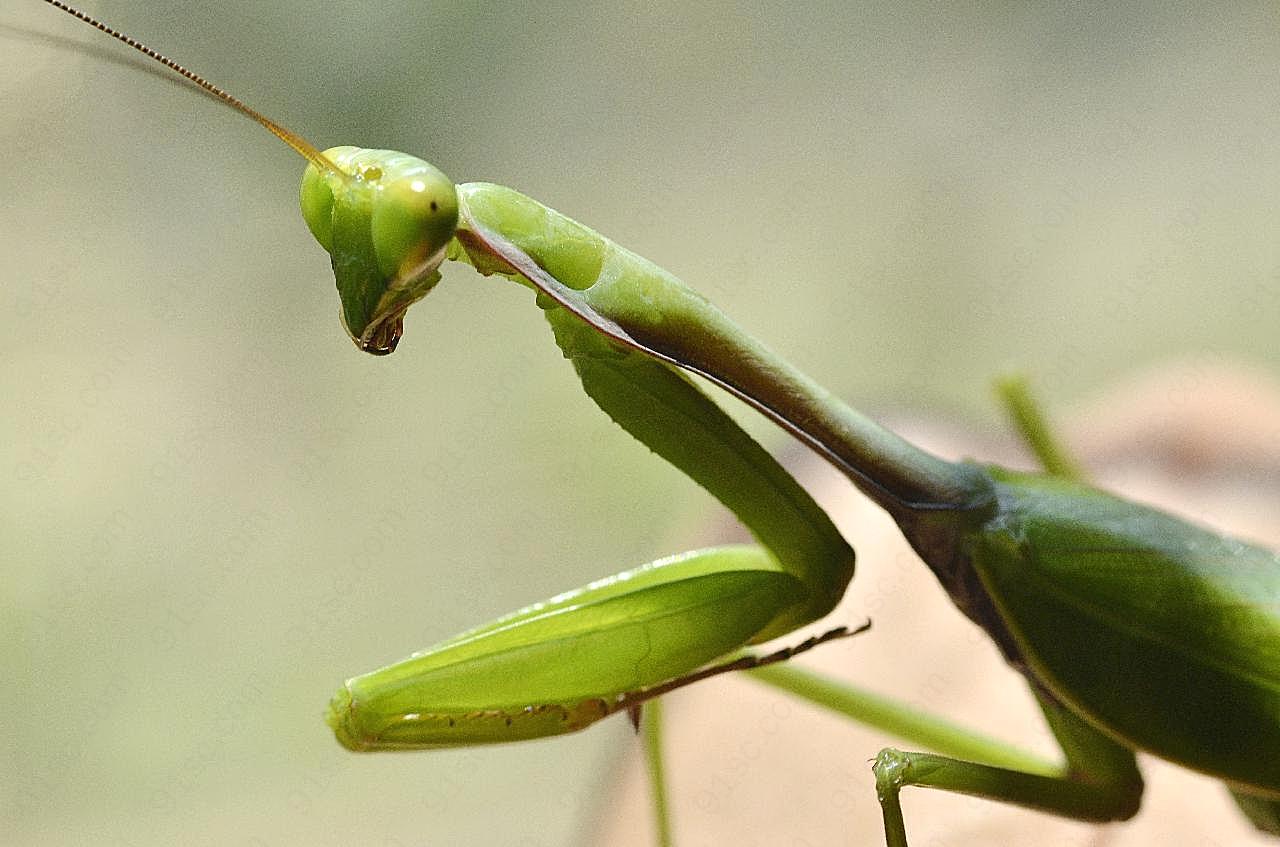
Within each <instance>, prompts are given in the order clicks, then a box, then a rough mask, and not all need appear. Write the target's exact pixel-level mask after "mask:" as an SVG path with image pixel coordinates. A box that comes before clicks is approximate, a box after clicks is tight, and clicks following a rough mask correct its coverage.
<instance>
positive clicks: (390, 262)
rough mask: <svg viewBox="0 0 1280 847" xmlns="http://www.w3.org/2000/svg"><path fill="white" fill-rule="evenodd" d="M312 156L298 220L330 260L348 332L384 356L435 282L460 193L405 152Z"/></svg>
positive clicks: (352, 150)
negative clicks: (410, 311) (412, 309)
mask: <svg viewBox="0 0 1280 847" xmlns="http://www.w3.org/2000/svg"><path fill="white" fill-rule="evenodd" d="M317 158H318V161H317V160H312V161H311V163H310V164H308V165H307V169H306V172H305V173H303V175H302V190H301V197H300V200H301V205H302V216H303V218H304V219H305V220H306V222H307V226H308V227H309V228H310V230H311V234H312V235H314V236H315V239H316V241H318V242H320V246H321V247H323V248H324V249H325V250H326V251H327V252H328V253H329V256H330V258H331V259H332V261H333V273H334V277H335V278H336V280H337V284H338V295H339V296H340V297H341V298H342V311H341V317H342V325H343V326H344V327H345V328H346V330H347V334H348V335H350V336H351V340H352V341H354V342H355V343H356V346H357V347H359V348H360V349H361V350H363V351H365V352H366V353H373V354H375V355H385V354H387V353H390V352H391V351H393V350H395V348H396V343H397V342H399V340H400V332H401V327H402V323H403V319H404V313H405V311H406V310H407V309H408V308H409V307H410V306H411V305H413V304H414V303H415V302H417V301H418V300H420V299H422V297H423V296H425V295H426V293H427V292H428V291H430V290H431V289H432V287H434V286H435V284H436V283H437V282H438V281H439V280H440V273H439V267H440V263H441V262H443V261H444V256H445V247H446V246H447V245H448V244H449V242H450V241H451V240H452V239H453V233H454V230H455V229H456V228H457V224H458V194H457V191H456V190H455V189H454V186H453V183H452V182H450V181H449V178H448V177H446V176H445V175H444V174H443V173H441V172H440V171H439V170H437V169H436V168H434V167H433V166H431V165H429V164H427V163H426V162H424V161H423V160H421V159H417V158H414V157H413V156H408V155H405V154H404V153H396V152H393V151H390V150H366V149H363V148H359V147H331V148H329V149H328V150H325V151H324V153H322V154H320V156H319V157H317ZM327 163H332V165H333V167H332V168H328V167H325V164H327Z"/></svg>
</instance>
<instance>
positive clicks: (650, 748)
mask: <svg viewBox="0 0 1280 847" xmlns="http://www.w3.org/2000/svg"><path fill="white" fill-rule="evenodd" d="M641 723H642V729H643V731H644V750H645V762H646V764H647V765H648V768H649V790H650V793H651V795H652V797H653V824H654V829H655V830H656V831H657V834H658V847H673V845H674V844H675V841H674V840H673V839H672V837H671V813H670V810H669V808H668V806H667V775H666V768H665V766H664V764H663V758H662V698H658V699H656V700H651V701H649V702H648V703H646V704H645V706H644V718H643V720H642V722H641Z"/></svg>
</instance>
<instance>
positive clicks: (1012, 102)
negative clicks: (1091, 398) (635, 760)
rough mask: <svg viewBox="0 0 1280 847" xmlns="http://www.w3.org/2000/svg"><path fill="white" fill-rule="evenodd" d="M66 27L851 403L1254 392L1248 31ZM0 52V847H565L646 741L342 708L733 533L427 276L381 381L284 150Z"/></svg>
mask: <svg viewBox="0 0 1280 847" xmlns="http://www.w3.org/2000/svg"><path fill="white" fill-rule="evenodd" d="M86 8H88V9H89V10H91V11H93V12H94V13H96V14H99V15H101V16H103V17H104V18H106V19H107V20H108V21H110V22H111V23H113V24H114V25H116V26H117V27H119V28H121V29H124V30H126V31H128V32H130V33H132V34H134V35H136V36H137V37H139V38H140V39H141V40H143V41H145V42H146V43H148V44H151V45H153V46H154V47H156V48H158V49H160V50H161V51H162V52H165V53H168V54H170V55H172V56H174V57H175V58H178V59H180V60H181V61H183V62H185V63H187V64H189V65H190V66H191V67H193V68H195V69H197V70H198V71H200V72H202V73H204V74H206V75H208V76H209V77H210V78H212V79H213V80H215V81H217V82H219V83H220V84H222V85H224V86H225V87H226V88H228V89H230V90H231V91H233V92H234V93H236V94H238V95H240V96H241V97H243V98H244V99H246V100H248V101H249V102H250V103H252V104H253V105H255V106H256V107H258V108H259V109H261V110H262V111H264V112H266V113H267V114H269V115H272V116H274V117H276V118H277V119H279V120H281V121H282V122H284V123H286V124H287V125H289V126H290V127H292V128H293V129H295V130H297V131H298V132H300V133H301V134H303V135H304V136H306V137H308V138H310V139H311V140H313V141H315V142H316V143H317V144H319V145H320V146H322V147H324V146H328V145H331V144H338V143H354V144H360V145H365V146H377V147H390V148H398V149H404V150H406V151H408V152H413V153H417V154H420V155H423V156H424V157H426V158H428V159H430V160H431V161H433V162H434V163H435V164H437V165H438V166H440V167H441V168H442V169H444V170H445V171H446V173H449V174H450V175H452V176H453V177H454V178H456V179H458V180H469V179H483V180H489V181H494V182H500V183H504V184H508V185H512V186H514V187H517V188H519V189H521V190H523V191H525V192H526V193H528V194H530V195H532V196H533V197H536V198H538V199H540V200H542V201H543V202H546V203H548V204H549V205H551V206H553V207H555V208H558V209H560V210H562V211H564V212H566V213H568V214H570V215H573V216H574V217H577V218H579V219H580V220H582V221H584V222H586V223H588V224H590V225H592V226H594V227H596V228H597V229H600V230H601V231H603V232H605V233H606V234H609V235H611V236H613V237H615V238H616V239H617V240H619V241H620V242H621V243H623V244H625V245H627V246H628V247H631V248H632V249H634V250H636V251H637V252H639V253H641V254H643V255H645V256H648V257H649V258H652V259H654V260H655V261H657V262H659V263H660V264H663V265H665V266H666V267H668V268H670V269H672V270H673V271H676V272H677V273H679V274H680V275H682V276H683V277H684V278H685V279H687V280H688V281H690V282H691V283H693V284H694V285H696V286H698V287H700V288H701V289H702V290H703V291H705V292H706V293H708V294H709V295H710V296H711V297H712V298H713V299H715V300H716V301H717V302H719V303H720V304H721V305H722V306H724V307H725V308H726V309H727V310H728V311H729V312H730V313H732V314H733V315H734V316H735V317H737V318H738V319H739V320H740V322H741V323H742V324H743V325H745V326H746V327H748V328H750V329H752V330H753V331H756V332H757V333H758V334H760V335H762V336H764V337H765V338H766V339H768V341H769V342H770V343H771V344H773V346H775V347H776V348H778V349H779V350H781V351H782V352H784V353H785V354H786V355H788V356H789V357H791V358H793V359H794V360H795V361H796V362H797V363H798V364H800V365H801V366H802V367H804V368H806V369H807V370H809V371H810V373H812V374H813V375H814V376H815V377H817V378H818V379H820V380H821V381H823V382H825V383H827V384H828V385H830V386H831V387H832V388H834V389H837V390H838V391H840V392H843V393H845V394H846V395H848V396H849V397H851V398H854V399H855V400H856V401H857V402H858V403H859V404H860V405H862V406H865V407H867V408H870V409H872V410H874V409H876V408H885V407H886V406H897V407H909V408H913V409H917V410H921V411H923V412H927V413H928V414H931V415H935V416H939V417H943V416H945V417H948V418H952V419H958V420H969V421H972V422H973V423H975V424H977V425H983V426H995V425H996V418H995V415H994V413H993V410H992V404H991V402H990V401H989V399H988V385H989V381H990V379H991V377H992V376H993V375H995V374H997V373H999V372H1000V371H1002V370H1005V369H1007V368H1010V367H1015V366H1016V367H1022V368H1026V369H1029V370H1031V371H1033V372H1035V373H1036V374H1038V375H1039V376H1040V378H1041V381H1042V385H1044V386H1045V390H1046V391H1047V392H1048V393H1049V394H1051V395H1052V396H1053V398H1054V400H1055V401H1056V402H1061V403H1068V402H1070V401H1071V399H1072V398H1074V397H1077V396H1080V395H1081V394H1083V393H1084V392H1087V391H1090V390H1093V389H1096V388H1098V387H1100V386H1101V385H1103V384H1105V383H1107V382H1109V381H1110V380H1112V379H1113V378H1114V377H1116V376H1118V375H1119V374H1121V373H1124V372H1127V371H1129V370H1130V369H1132V368H1134V367H1137V366H1140V365H1142V364H1144V363H1149V362H1154V361H1158V360H1161V359H1163V358H1166V357H1169V356H1173V355H1180V356H1186V355H1192V356H1239V357H1244V358H1247V359H1251V360H1253V361H1255V362H1258V363H1261V364H1262V365H1263V366H1264V367H1270V368H1272V369H1273V370H1274V369H1276V368H1277V367H1280V350H1277V347H1276V343H1275V339H1276V331H1277V329H1278V328H1280V316H1278V310H1277V296H1278V295H1277V292H1278V291H1280V288H1278V280H1280V276H1278V274H1280V252H1278V248H1277V244H1278V241H1277V237H1276V236H1277V232H1278V229H1280V191H1278V190H1277V189H1280V146H1277V145H1276V143H1275V139H1276V138H1278V137H1280V109H1277V105H1278V101H1280V88H1277V87H1276V85H1275V80H1276V79H1277V78H1280V20H1278V19H1277V18H1278V17H1280V16H1277V13H1276V12H1275V9H1274V7H1272V6H1271V5H1269V4H1258V5H1256V6H1252V5H1233V6H1230V7H1228V6H1225V5H1219V4H1208V5H1203V6H1195V5H1183V4H1168V3H1159V4H1157V3H1151V4H1141V5H1139V4H1120V5H1117V6H1115V7H1113V8H1112V10H1111V11H1108V12H1106V13H1105V14H1104V13H1102V12H1099V11H1096V10H1095V11H1093V12H1088V11H1080V10H1076V11H1069V10H1062V9H1059V8H1057V6H1056V4H1022V3H1017V4H1002V3H999V4H998V3H989V4H968V5H965V6H964V7H963V8H958V7H957V8H952V7H937V6H935V5H934V4H901V3H883V4H872V5H852V4H847V3H834V2H833V3H811V4H772V3H770V4H758V5H756V6H749V5H738V4H722V3H688V2H661V0H660V1H659V2H645V3H634V4H585V5H578V4H574V3H545V4H524V5H519V4H507V3H494V4H490V3H477V2H466V3H391V2H387V3H380V2H372V0H370V2H364V3H361V4H356V3H349V4H337V3H325V2H309V3H302V2H293V0H289V2H283V0H281V2H274V3H266V4H264V3H256V2H247V0H245V1H244V2H221V3H212V4H211V3H197V2H158V0H148V2H128V3H126V2H106V0H103V2H96V3H86ZM70 42H77V43H80V44H83V45H87V46H85V47H81V48H75V47H73V46H72V45H71V44H70ZM0 44H2V45H3V46H2V48H0V71H2V73H0V93H2V95H3V100H2V102H0V115H2V116H3V121H2V122H0V144H2V146H3V150H4V151H5V167H4V175H3V177H0V179H2V180H3V186H4V195H5V196H4V202H3V204H2V205H0V216H2V217H0V256H3V271H2V273H3V282H2V284H0V350H2V353H0V396H2V397H3V398H4V407H5V413H4V414H3V415H0V478H2V479H3V484H0V537H3V539H4V541H3V544H4V547H3V574H4V578H3V580H0V674H2V675H3V680H4V684H3V686H2V687H0V708H2V710H3V714H4V716H5V717H4V720H3V722H0V761H3V763H4V767H3V769H2V770H0V833H2V834H0V840H3V842H4V843H5V844H18V845H28V844H29V845H37V844H39V845H63V844H66V845H71V844H88V843H97V844H120V845H139V847H141V845H159V844H175V843H183V844H225V843H237V844H246V845H277V844H279V845H286V844H333V845H338V844H344V845H345V844H372V845H423V844H432V845H435V844H442V845H453V844H465V845H529V847H536V846H537V845H561V844H574V843H580V842H582V841H584V840H585V839H586V838H587V837H588V836H587V835H586V834H587V833H588V832H589V831H590V827H591V822H592V820H594V819H595V818H596V817H597V816H599V815H601V814H607V811H608V810H607V809H603V808H601V805H600V797H601V789H600V786H601V784H602V783H604V782H607V780H608V768H609V764H610V762H611V760H612V758H613V757H614V756H615V755H616V753H617V751H618V750H619V749H620V748H621V747H622V746H623V745H626V744H629V743H630V741H629V730H628V728H627V727H626V726H625V725H624V722H622V721H612V722H609V723H610V724H611V725H603V726H600V727H597V728H595V729H593V730H592V731H590V732H588V733H585V734H583V735H581V736H577V737H570V738H566V739H561V740H555V741H550V742H544V743H537V744H528V745H524V746H513V747H507V748H493V749H484V750H474V751H461V752H442V753H436V754H422V755H405V756H370V757H356V756H352V755H350V754H348V753H346V752H345V751H343V750H341V749H340V748H339V747H338V746H337V744H336V743H334V742H333V740H332V738H331V736H330V733H329V731H328V729H327V727H326V726H325V725H324V724H323V722H322V720H321V715H322V711H323V708H324V705H325V703H326V702H327V700H328V697H329V696H330V694H331V693H332V691H333V690H334V688H335V687H336V686H337V685H338V683H339V682H340V681H341V680H342V679H343V678H344V677H345V676H349V675H352V674H354V673H357V672H361V671H364V670H368V669H371V668H373V667H375V666H377V665H379V664H382V663H384V662H386V661H389V660H392V659H396V658H399V657H400V656H402V655H403V654H406V653H408V652H410V651H412V650H414V649H417V648H420V647H423V646H425V645H427V644H429V643H431V642H433V641H435V640H437V639H439V638H442V637H444V636H447V635H449V634H451V633H453V632H455V631H456V630H458V629H460V628H462V627H464V626H467V625H470V624H473V623H477V622H479V621H482V620H484V619H486V618H488V617H490V616H493V615H495V614H498V613H501V612H504V611H507V610H509V609H512V608H515V607H516V606H518V605H522V604H524V603H526V602H529V601H532V600H536V599H539V598H542V597H545V596H548V595H550V594H552V593H554V592H556V591H559V590H561V589H564V588H568V587H570V586H573V585H576V584H579V583H582V582H585V581H587V580H589V579H592V578H595V577H599V576H602V575H605V574H607V573H612V572H614V571H616V570H619V569H621V568H623V567H627V566H631V565H634V564H637V563H639V562H642V561H646V560H648V559H651V558H654V557H656V556H658V555H661V554H665V553H668V552H672V551H675V550H678V549H682V548H684V547H687V546H690V545H692V544H693V543H695V542H696V541H697V540H699V527H700V526H701V525H702V524H703V523H704V522H706V521H708V520H710V519H711V518H712V517H714V516H717V515H719V514H720V513H719V512H718V511H717V509H716V506H715V504H713V503H711V502H709V501H708V498H706V497H705V496H703V495H702V494H700V492H698V491H697V490H696V489H694V487H693V486H692V485H691V484H689V483H688V482H686V481H684V480H683V479H682V478H680V477H679V476H678V475H677V474H676V473H674V472H673V471H671V470H670V469H668V468H666V467H664V466H663V465H661V464H660V463H659V462H657V461H655V460H653V459H652V458H651V457H650V456H649V455H648V453H647V451H646V450H644V449H643V448H641V447H639V446H637V445H635V444H633V443H630V442H629V441H628V439H627V438H626V437H625V436H624V435H622V434H621V433H620V432H618V431H616V430H615V428H614V427H613V425H612V424H611V423H609V421H608V420H607V419H605V418H604V416H603V415H601V414H599V413H598V412H597V411H596V410H595V409H594V408H593V407H592V406H591V405H590V403H589V401H587V400H586V399H585V397H584V396H583V395H582V394H581V392H580V391H579V390H578V388H577V387H576V383H575V379H574V377H573V375H572V372H571V371H570V369H569V368H567V367H566V366H565V365H564V364H563V363H562V362H561V361H560V357H559V354H558V352H557V351H556V349H555V347H554V344H553V343H552V341H551V338H550V333H549V332H548V331H547V330H546V328H545V327H544V326H543V325H542V322H541V321H540V319H539V316H538V314H537V310H536V309H535V308H533V304H532V302H531V298H530V296H529V295H528V294H527V293H526V292H524V291H522V290H520V289H517V288H516V287H515V286H511V285H505V284H503V283H500V282H495V281H492V280H483V279H481V278H479V277H477V276H475V275H474V274H472V273H470V272H469V271H467V270H466V269H459V270H456V271H452V272H450V273H449V275H447V276H446V279H445V282H444V283H443V284H441V286H440V287H439V288H438V289H437V290H436V291H435V292H434V293H433V294H432V295H431V296H430V297H429V298H428V299H427V300H426V301H425V302H424V303H422V304H421V305H419V306H417V307H415V309H414V310H413V311H411V312H410V314H409V318H408V321H407V325H406V329H405V339H404V341H403V343H402V344H401V346H400V349H399V351H398V352H397V353H396V354H395V355H394V356H392V357H390V358H389V359H375V358H372V357H368V356H363V355H360V354H358V353H357V352H356V351H355V350H354V348H353V347H352V346H351V344H350V342H349V341H348V340H347V339H346V337H345V335H344V333H343V331H342V329H341V327H340V326H339V323H338V319H337V298H336V296H335V295H334V293H333V291H332V280H331V276H330V271H329V268H328V262H327V257H326V256H325V255H324V254H323V252H321V251H320V250H319V248H317V247H316V246H315V245H314V244H313V243H311V241H310V236H309V235H308V234H307V232H306V230H305V227H304V226H303V224H302V223H301V220H300V219H299V217H298V215H297V212H296V192H297V189H296V182H297V179H298V177H299V175H300V173H301V163H300V161H298V160H296V158H295V157H294V156H293V154H291V153H290V152H289V151H287V150H286V149H285V148H283V147H282V146H280V145H279V144H277V143H275V142H274V141H273V140H272V139H271V138H270V137H269V136H267V135H266V134H265V133H264V132H263V131H262V130H261V129H259V128H257V127H255V126H253V125H252V124H250V123H249V122H247V121H245V120H243V119H241V118H238V117H236V116H234V115H232V114H231V113H230V112H228V111H226V110H224V109H221V108H218V107H215V106H214V105H212V104H211V103H210V102H209V101H208V100H206V99H204V98H200V97H195V96H192V95H191V94H190V93H188V92H186V91H184V90H182V88H181V87H179V86H176V85H173V84H166V83H165V82H162V81H160V80H159V79H157V78H156V77H155V76H154V75H147V74H144V73H140V72H139V71H138V70H137V68H136V67H133V66H132V60H131V59H129V58H128V56H127V54H126V53H125V51H124V50H123V48H120V49H117V48H116V46H113V44H112V43H110V42H109V41H107V40H106V39H105V37H103V36H100V35H98V34H95V33H93V32H92V31H90V30H89V29H87V28H86V27H83V26H82V25H79V24H76V23H75V22H73V21H72V20H71V19H70V18H68V17H67V16H65V15H62V14H60V13H58V12H56V11H54V10H53V9H51V8H49V7H46V6H44V5H43V4H40V3H38V2H36V0H12V2H8V3H6V4H5V5H4V9H3V10H2V11H0ZM107 56H114V57H116V58H117V59H118V61H111V60H109V59H108V58H106V57H107ZM756 431H758V432H760V433H761V434H762V436H763V437H765V438H766V439H767V440H768V441H769V442H770V443H771V444H774V445H777V446H782V445H783V444H784V440H783V439H782V438H781V436H779V435H778V434H776V433H775V432H773V431H771V430H770V429H768V428H766V427H756ZM855 542H856V539H855ZM762 778H767V776H762Z"/></svg>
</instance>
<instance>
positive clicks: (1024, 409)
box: [996, 374, 1086, 481]
mask: <svg viewBox="0 0 1280 847" xmlns="http://www.w3.org/2000/svg"><path fill="white" fill-rule="evenodd" d="M996 394H997V395H998V396H999V398H1000V402H1001V403H1003V404H1004V408H1005V411H1006V412H1007V413H1008V415H1009V417H1010V418H1012V419H1013V423H1014V426H1016V427H1017V428H1018V433H1019V434H1020V435H1021V436H1022V439H1023V440H1024V441H1026V442H1027V446H1029V447H1030V448H1031V452H1032V453H1034V454H1035V456H1036V459H1037V460H1038V461H1039V462H1040V466H1041V467H1043V468H1044V470H1045V473H1050V474H1053V475H1054V476H1060V477H1063V478H1065V479H1074V480H1080V481H1083V480H1084V479H1085V477H1086V474H1085V472H1084V469H1083V468H1082V467H1081V466H1080V465H1079V463H1077V462H1076V460H1075V458H1074V457H1073V456H1072V455H1071V451H1069V450H1068V449H1067V448H1066V447H1065V446H1064V445H1063V443H1062V441H1061V440H1060V439H1059V438H1058V437H1057V435H1056V434H1055V433H1054V431H1053V428H1052V427H1051V426H1049V421H1048V419H1047V418H1046V417H1045V416H1044V410H1043V409H1041V407H1040V404H1039V403H1037V402H1036V400H1035V398H1034V397H1032V396H1031V386H1030V384H1029V383H1028V381H1027V378H1026V377H1025V376H1022V375H1021V374H1018V375H1011V376H1006V377H1004V378H1003V379H1001V380H1000V381H999V382H997V383H996Z"/></svg>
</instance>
